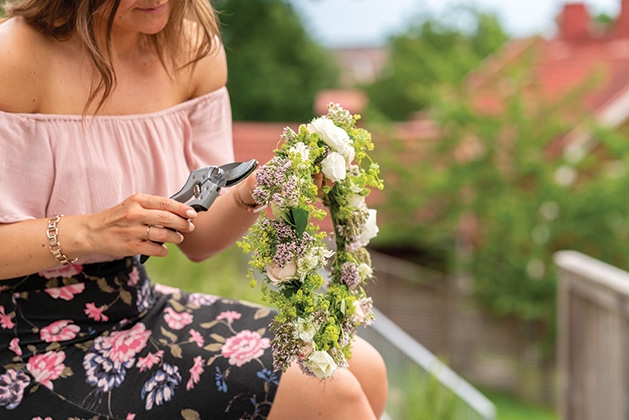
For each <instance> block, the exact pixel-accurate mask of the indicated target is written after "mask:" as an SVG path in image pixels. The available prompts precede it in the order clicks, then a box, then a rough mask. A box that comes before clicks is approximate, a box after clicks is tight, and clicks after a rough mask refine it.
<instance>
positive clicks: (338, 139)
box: [311, 117, 356, 162]
mask: <svg viewBox="0 0 629 420" xmlns="http://www.w3.org/2000/svg"><path fill="white" fill-rule="evenodd" d="M311 126H312V128H313V129H314V131H315V132H316V133H317V134H319V137H321V140H323V141H324V142H325V143H326V144H327V145H328V146H330V147H331V148H332V149H334V150H336V151H337V152H339V153H340V154H342V155H343V156H345V157H346V158H347V160H348V162H352V161H353V160H354V155H355V153H356V152H355V150H354V147H353V146H352V139H350V138H349V135H348V134H347V131H345V130H343V129H342V128H340V127H337V126H336V125H335V124H334V122H332V120H331V119H329V118H326V117H320V118H317V119H315V120H313V121H312V124H311Z"/></svg>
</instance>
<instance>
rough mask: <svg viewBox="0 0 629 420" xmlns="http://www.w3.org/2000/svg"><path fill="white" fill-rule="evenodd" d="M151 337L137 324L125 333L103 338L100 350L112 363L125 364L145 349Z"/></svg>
mask: <svg viewBox="0 0 629 420" xmlns="http://www.w3.org/2000/svg"><path fill="white" fill-rule="evenodd" d="M150 336H151V331H147V330H146V327H145V326H144V324H142V323H137V324H135V325H134V326H133V328H131V329H129V330H126V331H116V332H113V333H111V335H110V336H109V337H103V342H102V349H103V351H104V352H103V354H105V355H106V356H107V357H109V359H110V360H111V361H112V362H121V363H125V362H127V361H129V360H131V359H132V358H134V357H135V355H136V354H138V353H139V352H141V351H142V349H143V348H144V347H146V343H147V341H148V339H149V337H150Z"/></svg>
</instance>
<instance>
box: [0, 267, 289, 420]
mask: <svg viewBox="0 0 629 420" xmlns="http://www.w3.org/2000/svg"><path fill="white" fill-rule="evenodd" d="M273 316H274V312H273V311H272V310H270V309H268V308H265V307H260V306H257V305H253V304H249V303H246V302H240V301H234V300H228V299H223V298H220V297H216V296H210V295H205V294H199V293H186V292H183V291H181V290H179V289H175V288H171V287H166V286H160V285H153V284H151V282H150V280H149V278H148V277H147V275H146V272H145V270H144V266H142V265H141V264H140V263H139V261H138V259H137V258H126V259H123V260H118V261H114V262H110V263H99V264H87V265H69V266H66V267H64V268H63V269H60V270H58V271H47V272H44V273H40V274H33V275H30V276H26V277H21V278H15V279H11V280H3V281H0V418H1V419H4V420H9V419H20V420H23V419H25V420H32V419H42V420H61V419H63V420H66V419H90V420H92V419H126V420H130V419H136V420H139V419H168V420H175V419H185V420H191V419H212V420H216V419H264V418H266V416H267V415H268V413H269V411H270V409H271V404H272V401H273V397H274V395H275V392H276V390H277V386H278V383H279V378H280V374H281V372H276V371H274V370H273V362H272V354H271V346H270V340H271V339H272V334H271V333H270V331H269V328H268V326H269V324H270V321H271V319H272V317H273Z"/></svg>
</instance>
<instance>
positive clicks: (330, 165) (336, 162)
mask: <svg viewBox="0 0 629 420" xmlns="http://www.w3.org/2000/svg"><path fill="white" fill-rule="evenodd" d="M321 172H323V175H325V176H326V178H328V179H329V180H330V181H332V182H338V181H342V180H343V179H345V177H346V176H347V169H345V158H344V157H343V156H341V155H340V154H339V153H336V152H332V153H330V154H329V155H327V156H326V157H325V158H324V159H323V160H322V161H321Z"/></svg>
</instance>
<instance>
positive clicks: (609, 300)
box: [555, 251, 629, 420]
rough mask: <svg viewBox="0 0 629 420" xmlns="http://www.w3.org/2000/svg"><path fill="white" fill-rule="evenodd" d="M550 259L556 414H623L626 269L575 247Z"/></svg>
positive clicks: (616, 417)
mask: <svg viewBox="0 0 629 420" xmlns="http://www.w3.org/2000/svg"><path fill="white" fill-rule="evenodd" d="M555 263H556V265H557V266H558V268H559V284H558V343H557V344H558V350H559V351H558V358H559V360H558V366H559V413H560V416H561V418H562V419H563V420H601V419H605V420H628V419H629V411H628V410H629V404H628V403H627V401H628V400H629V399H628V396H629V345H628V344H629V273H627V272H626V271H623V270H620V269H618V268H616V267H613V266H611V265H609V264H606V263H604V262H602V261H598V260H596V259H593V258H591V257H588V256H586V255H583V254H581V253H578V252H575V251H561V252H558V253H557V254H555Z"/></svg>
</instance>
